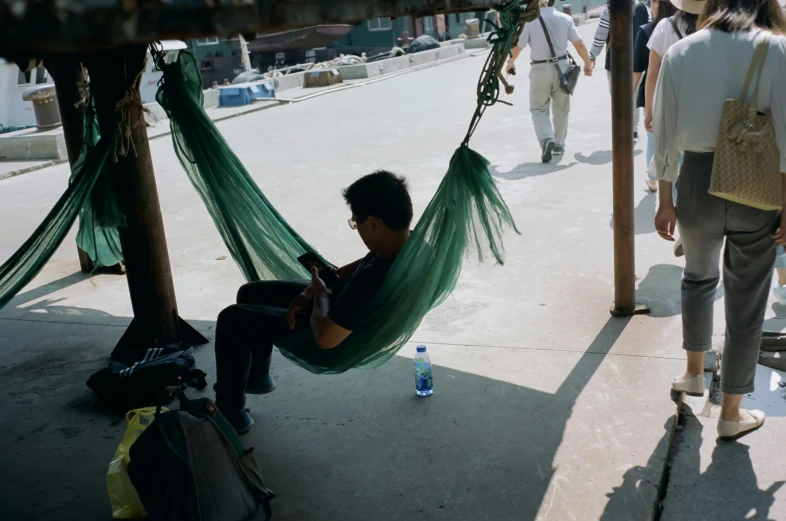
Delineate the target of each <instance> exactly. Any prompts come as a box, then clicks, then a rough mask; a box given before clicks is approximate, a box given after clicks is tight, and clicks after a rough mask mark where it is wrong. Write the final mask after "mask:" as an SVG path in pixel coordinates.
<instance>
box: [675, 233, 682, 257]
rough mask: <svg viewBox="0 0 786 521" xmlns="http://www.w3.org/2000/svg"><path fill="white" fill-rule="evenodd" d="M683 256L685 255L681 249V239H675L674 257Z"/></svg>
mask: <svg viewBox="0 0 786 521" xmlns="http://www.w3.org/2000/svg"><path fill="white" fill-rule="evenodd" d="M683 255H685V249H684V248H683V247H682V238H680V237H677V240H676V241H675V242H674V256H675V257H682V256H683Z"/></svg>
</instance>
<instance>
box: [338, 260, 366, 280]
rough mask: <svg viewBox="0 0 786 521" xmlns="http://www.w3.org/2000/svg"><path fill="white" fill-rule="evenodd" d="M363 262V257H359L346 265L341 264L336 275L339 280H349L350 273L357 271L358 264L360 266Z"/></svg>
mask: <svg viewBox="0 0 786 521" xmlns="http://www.w3.org/2000/svg"><path fill="white" fill-rule="evenodd" d="M361 262H363V259H358V260H356V261H355V262H350V263H349V264H347V265H346V266H341V267H340V268H339V269H337V270H336V276H337V277H338V279H339V280H347V279H348V278H349V276H350V275H352V274H353V273H355V270H357V269H358V266H360V263H361Z"/></svg>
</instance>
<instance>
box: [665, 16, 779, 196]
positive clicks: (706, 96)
mask: <svg viewBox="0 0 786 521" xmlns="http://www.w3.org/2000/svg"><path fill="white" fill-rule="evenodd" d="M759 33H760V31H759V30H758V29H755V30H751V31H750V32H738V33H725V32H722V31H717V30H714V29H702V30H700V31H697V32H696V33H694V34H692V35H690V36H688V37H686V38H684V39H683V40H681V41H680V42H678V43H676V44H674V45H672V46H671V47H670V48H669V50H668V51H667V52H666V55H665V56H664V58H663V64H662V65H661V69H660V75H659V77H658V86H657V89H656V91H655V101H654V103H653V108H654V110H653V118H652V127H653V131H654V133H655V136H654V138H655V157H654V158H653V162H654V165H653V166H654V171H653V173H654V174H655V176H656V178H657V179H662V180H664V181H671V182H674V181H676V180H677V175H678V173H679V171H678V165H677V159H678V157H679V155H680V153H682V152H688V151H690V152H714V151H715V143H716V141H717V140H718V129H719V127H720V120H721V114H722V112H723V104H724V102H725V101H726V100H727V99H737V98H739V97H740V95H741V93H742V87H743V84H744V83H745V76H746V75H747V73H748V67H749V65H750V62H751V59H752V58H753V51H754V49H755V47H756V43H757V42H756V41H754V39H756V36H757V35H758V34H759ZM755 88H758V89H759V99H758V105H759V106H758V107H757V109H758V110H759V111H760V112H762V113H765V114H767V113H769V114H772V120H773V125H774V127H775V137H776V140H777V142H778V149H779V150H780V158H781V172H786V37H782V36H775V35H771V36H770V50H769V53H768V54H767V61H766V62H765V64H764V70H763V72H762V75H761V85H756V84H755V80H754V84H752V85H751V89H755ZM752 95H753V91H752V90H751V91H750V92H749V93H748V100H746V102H748V103H749V102H750V100H751V97H752Z"/></svg>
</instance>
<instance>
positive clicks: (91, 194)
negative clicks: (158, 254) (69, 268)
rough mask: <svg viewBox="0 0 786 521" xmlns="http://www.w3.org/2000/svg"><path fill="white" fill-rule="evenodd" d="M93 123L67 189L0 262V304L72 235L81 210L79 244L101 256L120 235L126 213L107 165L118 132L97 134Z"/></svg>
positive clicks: (87, 128)
mask: <svg viewBox="0 0 786 521" xmlns="http://www.w3.org/2000/svg"><path fill="white" fill-rule="evenodd" d="M94 129H95V127H93V125H92V120H91V121H90V123H89V124H88V125H87V127H86V130H85V131H86V138H88V137H89V139H86V140H85V147H84V149H83V150H82V153H81V154H80V156H79V159H78V160H77V162H76V163H75V164H74V167H73V168H72V174H71V180H70V183H69V185H68V188H67V189H66V191H65V192H64V193H63V195H61V196H60V199H58V201H57V203H55V206H54V208H52V210H51V211H50V212H49V213H48V214H47V216H46V218H44V221H43V222H42V223H41V224H40V225H39V226H38V228H36V229H35V231H34V232H33V234H32V235H31V236H30V238H29V239H27V241H25V243H24V244H23V245H22V246H21V247H20V248H19V249H18V250H17V251H16V252H14V254H13V255H12V256H11V257H10V258H9V259H8V260H7V261H5V263H3V265H2V266H0V308H2V307H3V306H5V305H6V304H7V303H8V301H9V300H11V299H12V298H13V297H14V295H16V294H17V293H18V292H19V291H20V290H21V289H22V288H23V287H25V286H26V285H27V284H28V283H29V282H30V281H31V280H33V278H34V277H35V276H36V275H37V274H38V273H39V272H40V271H41V269H42V268H43V267H44V265H46V263H47V261H49V259H50V258H51V257H52V254H54V252H55V250H57V248H58V247H59V246H60V244H61V243H62V242H63V239H64V238H65V236H66V235H68V231H69V230H70V229H71V226H73V224H74V220H75V219H76V217H77V215H81V216H82V217H83V224H84V226H83V228H84V229H80V232H81V235H82V239H81V245H82V247H83V249H85V250H86V251H88V252H90V251H93V254H94V255H96V256H97V257H98V253H97V251H98V250H99V249H102V248H103V244H102V243H101V242H100V241H102V240H105V241H106V243H107V244H109V243H110V242H111V240H112V237H113V236H116V234H117V229H116V225H117V224H119V223H121V222H122V214H120V213H119V211H117V206H116V205H115V204H113V202H112V201H113V200H114V192H113V191H112V188H111V180H110V179H108V178H107V174H106V172H107V171H108V169H105V168H104V165H105V164H106V162H107V160H108V159H109V156H110V152H111V151H112V150H113V149H114V147H115V140H116V136H117V134H115V133H113V134H112V135H111V136H109V137H107V138H106V139H98V140H94V139H93V138H95V137H96V135H95V134H93V131H94ZM96 227H98V228H97V229H96ZM94 230H95V231H94ZM93 237H95V239H94V238H93ZM91 258H92V255H91ZM103 258H106V257H103Z"/></svg>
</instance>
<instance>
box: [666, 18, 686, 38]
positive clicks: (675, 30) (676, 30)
mask: <svg viewBox="0 0 786 521" xmlns="http://www.w3.org/2000/svg"><path fill="white" fill-rule="evenodd" d="M667 20H668V21H669V23H670V24H671V28H672V29H674V32H675V33H676V34H677V38H679V39H680V40H682V38H683V37H682V32H680V28H679V27H677V22H676V21H674V17H673V16H669V17H668V18H667Z"/></svg>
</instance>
